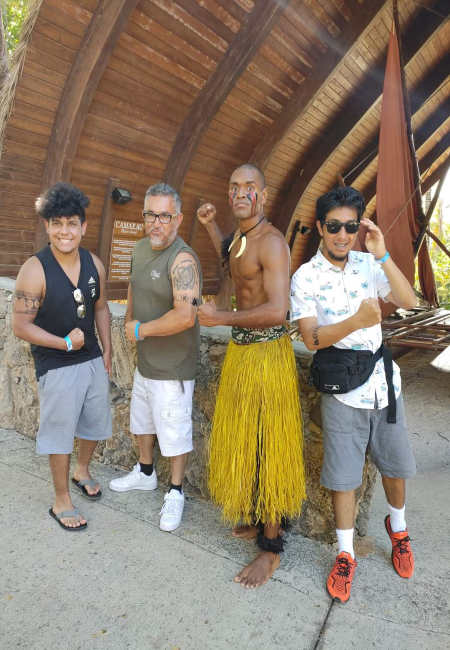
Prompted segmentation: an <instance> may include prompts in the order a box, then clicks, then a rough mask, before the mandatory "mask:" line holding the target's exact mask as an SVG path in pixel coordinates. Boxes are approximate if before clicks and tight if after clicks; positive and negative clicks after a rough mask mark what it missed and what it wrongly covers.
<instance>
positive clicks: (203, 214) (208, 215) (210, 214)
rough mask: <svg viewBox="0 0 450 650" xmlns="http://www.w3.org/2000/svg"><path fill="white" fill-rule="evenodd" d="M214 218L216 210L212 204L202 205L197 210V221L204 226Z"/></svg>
mask: <svg viewBox="0 0 450 650" xmlns="http://www.w3.org/2000/svg"><path fill="white" fill-rule="evenodd" d="M215 218H216V208H215V207H214V206H213V204H212V203H203V204H202V205H201V206H200V207H199V209H198V210H197V219H198V220H199V221H200V223H201V224H203V225H204V226H206V224H207V223H210V222H211V221H213V220H214V219H215Z"/></svg>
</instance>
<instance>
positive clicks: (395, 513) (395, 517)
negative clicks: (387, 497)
mask: <svg viewBox="0 0 450 650" xmlns="http://www.w3.org/2000/svg"><path fill="white" fill-rule="evenodd" d="M388 509H389V514H390V520H391V528H392V532H393V533H399V532H400V531H401V530H406V520H405V506H403V508H394V506H391V504H390V503H389V502H388Z"/></svg>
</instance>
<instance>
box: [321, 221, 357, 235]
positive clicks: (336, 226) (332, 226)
mask: <svg viewBox="0 0 450 650" xmlns="http://www.w3.org/2000/svg"><path fill="white" fill-rule="evenodd" d="M323 225H324V226H326V227H327V230H328V232H329V233H330V234H331V235H336V233H338V232H339V231H340V230H341V228H345V232H347V233H348V234H349V235H354V234H355V232H358V230H359V226H360V223H359V221H346V222H345V223H342V221H338V220H337V219H333V220H332V221H325V222H324V224H323Z"/></svg>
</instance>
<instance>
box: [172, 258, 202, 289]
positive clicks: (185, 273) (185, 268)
mask: <svg viewBox="0 0 450 650" xmlns="http://www.w3.org/2000/svg"><path fill="white" fill-rule="evenodd" d="M172 282H173V286H174V289H176V290H177V291H189V290H192V289H195V288H196V287H198V269H197V265H196V264H195V262H194V261H193V260H192V259H191V260H184V261H183V262H180V263H179V264H177V265H176V266H175V267H174V269H173V270H172Z"/></svg>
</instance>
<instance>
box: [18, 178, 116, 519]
mask: <svg viewBox="0 0 450 650" xmlns="http://www.w3.org/2000/svg"><path fill="white" fill-rule="evenodd" d="M88 204H89V199H88V198H87V197H86V196H85V195H84V194H83V192H81V191H80V190H79V189H77V188H76V187H74V186H73V185H70V184H69V183H57V184H56V185H54V186H53V187H51V188H50V189H49V190H47V191H46V192H45V193H44V194H43V195H42V196H40V197H39V198H38V199H37V201H36V210H37V213H38V214H39V215H40V216H41V217H43V218H44V219H45V227H46V230H47V235H48V239H49V246H46V247H44V248H43V249H42V250H41V251H39V252H38V253H36V255H33V257H30V258H29V259H28V260H27V261H26V262H25V263H24V264H23V266H22V268H21V269H20V271H19V274H18V276H17V280H16V290H15V294H14V304H13V331H14V334H15V335H16V336H18V337H19V338H21V339H23V340H25V341H28V342H29V343H31V351H32V354H33V357H34V362H35V367H36V375H37V379H38V381H39V403H40V426H39V431H38V433H37V436H36V443H37V445H36V447H37V452H38V453H40V454H48V455H49V461H50V468H51V471H52V476H53V484H54V488H55V501H54V503H53V506H52V507H51V508H50V510H49V514H50V516H51V517H53V518H54V519H55V520H56V521H57V522H58V523H59V524H60V526H62V528H64V529H65V530H69V531H77V530H82V529H84V528H86V526H87V523H86V520H85V519H84V518H83V517H82V515H81V514H80V513H79V512H78V510H76V509H75V508H74V506H73V503H72V499H71V496H70V492H69V466H70V454H71V452H72V450H73V441H74V436H77V437H78V438H79V451H78V459H77V464H76V467H75V469H74V473H73V478H72V482H73V484H74V486H76V487H77V489H78V490H80V492H81V493H82V495H83V496H85V497H86V498H88V499H91V500H96V499H99V498H100V496H101V490H100V486H99V485H98V483H97V481H95V480H94V479H92V477H91V475H90V473H89V462H90V460H91V457H92V454H93V452H94V450H95V447H96V445H97V442H98V440H105V439H106V438H109V437H110V436H111V410H110V405H109V380H108V374H110V372H111V329H110V313H109V308H108V303H107V302H106V297H105V270H104V268H103V264H102V263H101V261H100V260H99V259H98V258H97V257H96V256H95V255H91V253H89V252H88V251H87V250H85V249H84V248H80V242H81V238H82V236H83V235H84V234H85V232H86V226H87V224H86V221H85V208H86V207H87V205H88ZM95 325H96V326H97V330H98V333H99V335H100V340H101V343H102V348H103V353H102V351H101V350H100V347H99V345H98V342H97V338H96V335H95ZM102 357H103V359H102Z"/></svg>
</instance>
